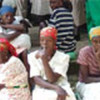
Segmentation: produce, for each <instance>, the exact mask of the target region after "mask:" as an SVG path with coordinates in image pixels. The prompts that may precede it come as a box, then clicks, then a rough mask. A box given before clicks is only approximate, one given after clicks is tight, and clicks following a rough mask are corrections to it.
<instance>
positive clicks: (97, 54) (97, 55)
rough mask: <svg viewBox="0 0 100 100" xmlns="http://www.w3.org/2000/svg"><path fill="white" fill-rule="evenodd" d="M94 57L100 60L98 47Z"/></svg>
mask: <svg viewBox="0 0 100 100" xmlns="http://www.w3.org/2000/svg"><path fill="white" fill-rule="evenodd" d="M96 58H97V60H99V61H100V49H98V50H97V52H96Z"/></svg>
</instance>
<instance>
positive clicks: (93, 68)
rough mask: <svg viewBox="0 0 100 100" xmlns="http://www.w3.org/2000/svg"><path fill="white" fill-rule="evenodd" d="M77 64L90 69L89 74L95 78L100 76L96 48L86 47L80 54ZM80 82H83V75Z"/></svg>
mask: <svg viewBox="0 0 100 100" xmlns="http://www.w3.org/2000/svg"><path fill="white" fill-rule="evenodd" d="M77 63H78V64H80V65H82V66H84V67H88V69H89V74H90V75H92V76H93V75H94V76H100V66H99V65H98V63H97V61H96V56H95V51H94V48H93V47H91V46H86V47H84V48H82V49H81V50H80V52H79V56H78V59H77ZM79 80H80V81H83V78H82V74H81V73H80V75H79Z"/></svg>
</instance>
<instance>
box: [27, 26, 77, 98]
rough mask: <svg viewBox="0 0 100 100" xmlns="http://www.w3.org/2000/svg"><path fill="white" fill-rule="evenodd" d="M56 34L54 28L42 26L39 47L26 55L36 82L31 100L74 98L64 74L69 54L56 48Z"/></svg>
mask: <svg viewBox="0 0 100 100" xmlns="http://www.w3.org/2000/svg"><path fill="white" fill-rule="evenodd" d="M56 35H57V30H56V29H55V28H53V27H45V28H43V29H42V30H41V32H40V45H41V49H39V50H36V51H34V52H31V53H30V54H29V55H28V61H29V64H30V77H31V78H32V79H33V80H34V82H35V84H36V86H35V88H34V90H33V92H32V99H33V100H40V99H41V100H76V99H75V96H74V94H73V92H72V90H71V88H70V84H69V82H68V79H67V76H66V72H67V70H68V65H69V55H67V54H64V53H63V52H60V51H58V50H56V46H55V45H56V39H57V38H56Z"/></svg>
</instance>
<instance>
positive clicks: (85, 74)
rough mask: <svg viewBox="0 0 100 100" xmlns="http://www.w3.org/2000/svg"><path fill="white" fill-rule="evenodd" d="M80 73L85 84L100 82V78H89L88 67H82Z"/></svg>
mask: <svg viewBox="0 0 100 100" xmlns="http://www.w3.org/2000/svg"><path fill="white" fill-rule="evenodd" d="M80 73H81V75H82V78H83V82H85V83H92V82H100V77H91V76H89V69H88V67H86V66H80Z"/></svg>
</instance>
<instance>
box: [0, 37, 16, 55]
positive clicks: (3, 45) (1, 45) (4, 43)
mask: <svg viewBox="0 0 100 100" xmlns="http://www.w3.org/2000/svg"><path fill="white" fill-rule="evenodd" d="M4 49H8V51H9V52H10V53H11V54H12V55H13V56H17V53H16V49H15V48H14V47H13V46H12V45H11V44H10V43H9V42H8V40H6V39H5V38H0V51H3V50H4Z"/></svg>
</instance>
